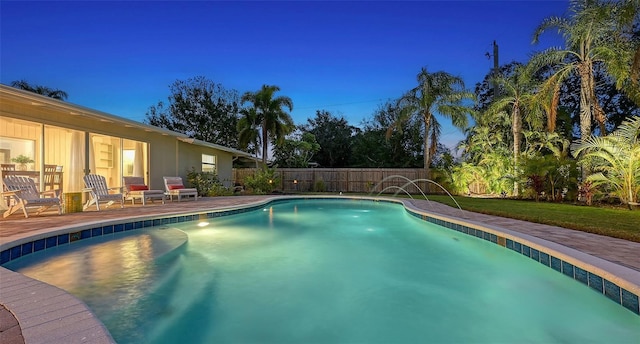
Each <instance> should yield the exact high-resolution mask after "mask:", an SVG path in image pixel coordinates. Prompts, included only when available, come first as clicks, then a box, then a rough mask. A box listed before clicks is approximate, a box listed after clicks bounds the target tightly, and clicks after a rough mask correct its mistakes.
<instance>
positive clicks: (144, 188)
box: [129, 184, 149, 191]
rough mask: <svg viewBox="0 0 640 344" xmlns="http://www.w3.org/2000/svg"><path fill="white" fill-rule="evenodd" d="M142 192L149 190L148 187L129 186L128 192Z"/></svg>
mask: <svg viewBox="0 0 640 344" xmlns="http://www.w3.org/2000/svg"><path fill="white" fill-rule="evenodd" d="M143 190H149V187H148V186H146V185H135V184H132V185H129V191H143Z"/></svg>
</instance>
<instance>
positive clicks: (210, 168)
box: [202, 154, 216, 173]
mask: <svg viewBox="0 0 640 344" xmlns="http://www.w3.org/2000/svg"><path fill="white" fill-rule="evenodd" d="M202 172H213V173H216V156H215V155H208V154H202Z"/></svg>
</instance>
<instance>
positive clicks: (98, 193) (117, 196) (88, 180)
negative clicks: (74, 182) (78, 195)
mask: <svg viewBox="0 0 640 344" xmlns="http://www.w3.org/2000/svg"><path fill="white" fill-rule="evenodd" d="M84 185H85V189H84V190H82V191H84V192H87V193H89V199H88V200H87V203H85V205H84V207H82V209H83V210H86V209H87V208H89V207H90V206H92V205H93V204H95V205H96V209H97V210H98V211H99V210H100V203H101V202H102V203H104V202H106V203H107V208H108V207H110V206H111V205H113V204H114V203H116V202H120V208H124V197H123V194H122V187H112V188H109V187H107V181H106V179H105V178H104V177H103V176H100V175H97V174H87V175H86V176H84ZM112 190H118V191H119V192H117V193H111V191H112Z"/></svg>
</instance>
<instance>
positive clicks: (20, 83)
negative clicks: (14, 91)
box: [11, 80, 68, 100]
mask: <svg viewBox="0 0 640 344" xmlns="http://www.w3.org/2000/svg"><path fill="white" fill-rule="evenodd" d="M11 87H15V88H18V89H21V90H25V91H29V92H33V93H37V94H41V95H43V96H47V97H50V98H55V99H59V100H66V99H67V97H68V95H67V92H65V91H61V90H54V89H52V88H50V87H46V86H39V85H31V84H29V83H28V82H26V81H25V80H16V81H12V82H11Z"/></svg>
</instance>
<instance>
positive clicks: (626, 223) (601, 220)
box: [428, 195, 640, 242]
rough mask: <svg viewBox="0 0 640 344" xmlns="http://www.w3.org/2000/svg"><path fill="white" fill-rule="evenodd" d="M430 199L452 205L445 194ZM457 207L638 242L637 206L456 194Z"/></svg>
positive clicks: (638, 216)
mask: <svg viewBox="0 0 640 344" xmlns="http://www.w3.org/2000/svg"><path fill="white" fill-rule="evenodd" d="M428 197H429V200H431V201H436V202H439V203H444V204H447V205H449V206H452V207H455V206H456V205H455V203H454V202H453V200H451V198H449V196H446V195H443V196H441V195H429V196H428ZM455 199H456V201H457V202H458V204H460V207H461V208H462V209H464V210H468V211H473V212H476V213H482V214H489V215H496V216H501V217H508V218H513V219H518V220H524V221H529V222H536V223H543V224H547V225H552V226H558V227H564V228H570V229H575V230H579V231H583V232H589V233H595V234H600V235H606V236H610V237H614V238H620V239H625V240H629V241H635V242H640V210H637V209H636V210H633V211H632V210H628V209H626V208H613V207H597V206H580V205H573V204H563V203H551V202H534V201H524V200H510V199H496V198H473V197H459V196H458V197H455Z"/></svg>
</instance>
